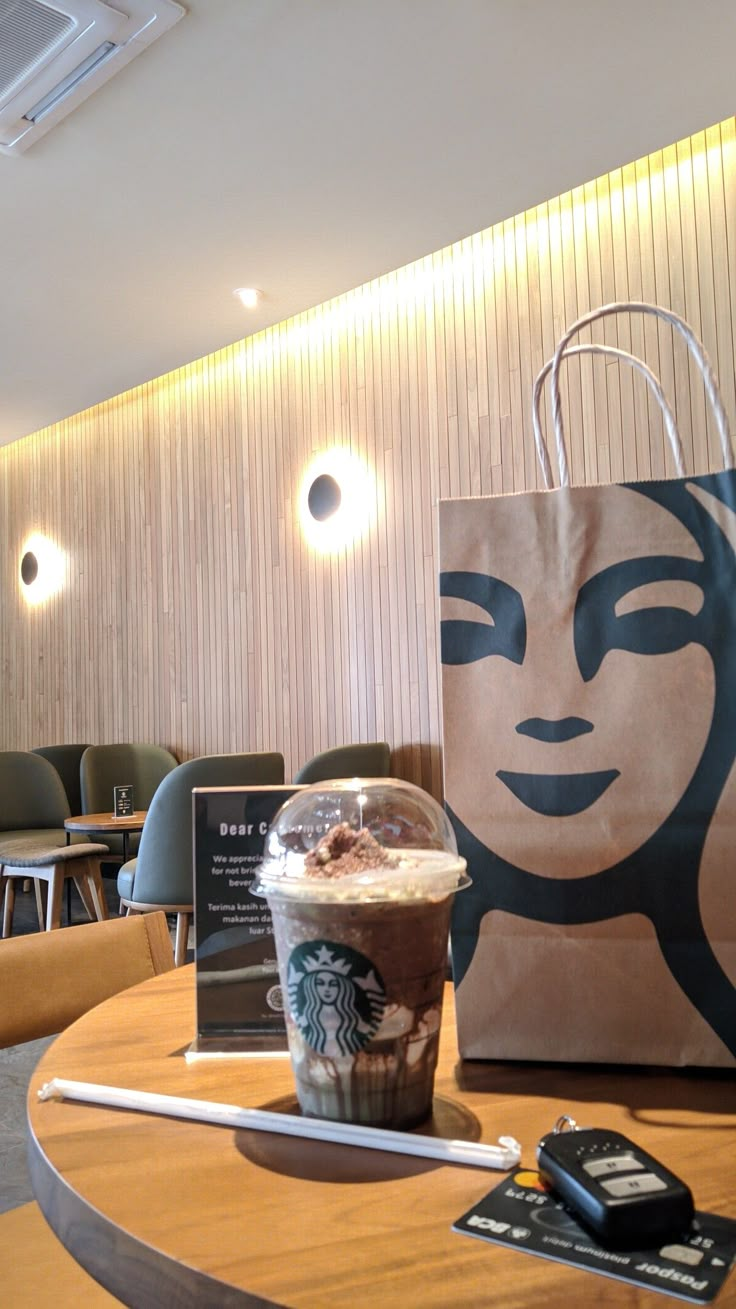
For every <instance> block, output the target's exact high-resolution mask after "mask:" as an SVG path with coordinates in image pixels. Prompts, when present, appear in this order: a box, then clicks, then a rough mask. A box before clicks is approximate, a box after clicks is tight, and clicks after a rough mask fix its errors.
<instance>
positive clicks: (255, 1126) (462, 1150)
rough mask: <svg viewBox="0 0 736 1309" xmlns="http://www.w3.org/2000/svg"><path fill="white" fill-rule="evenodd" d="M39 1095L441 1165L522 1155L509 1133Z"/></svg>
mask: <svg viewBox="0 0 736 1309" xmlns="http://www.w3.org/2000/svg"><path fill="white" fill-rule="evenodd" d="M38 1098H39V1100H63V1099H65V1098H66V1099H69V1100H83V1101H86V1102H87V1103H88V1104H98V1105H110V1106H112V1107H113V1108H115V1109H138V1110H142V1111H143V1112H145V1113H153V1114H166V1115H168V1116H169V1117H172V1118H192V1119H197V1120H200V1121H202V1122H205V1123H216V1124H218V1125H219V1126H221V1127H241V1128H246V1129H248V1130H252V1131H256V1132H277V1133H279V1134H280V1135H284V1136H304V1137H308V1138H310V1139H311V1140H316V1141H333V1142H335V1143H337V1144H338V1145H357V1146H362V1147H364V1148H365V1149H368V1150H390V1151H392V1152H393V1153H394V1154H413V1155H421V1156H422V1157H424V1158H425V1159H441V1160H442V1161H443V1162H444V1163H446V1164H472V1165H473V1166H474V1167H476V1168H513V1167H514V1166H515V1165H516V1164H518V1162H519V1160H520V1159H521V1146H520V1145H519V1143H518V1141H515V1140H514V1138H513V1136H500V1137H499V1138H498V1139H499V1145H481V1144H479V1143H477V1142H475V1141H447V1140H445V1139H444V1138H442V1137H434V1136H417V1135H415V1134H414V1133H413V1132H391V1131H388V1130H386V1129H385V1128H381V1127H361V1126H359V1125H358V1124H357V1123H333V1122H328V1121H327V1120H326V1119H324V1118H300V1117H298V1116H297V1115H296V1114H274V1113H269V1112H268V1111H267V1110H265V1109H242V1108H240V1107H239V1106H238V1105H234V1104H212V1103H211V1102H210V1101H209V1100H190V1099H188V1098H187V1097H186V1096H178V1095H157V1094H155V1093H154V1092H151V1091H129V1090H125V1089H124V1088H123V1087H119V1086H100V1085H98V1084H97V1083H96V1082H71V1081H66V1080H64V1078H60V1077H55V1078H53V1079H52V1081H50V1082H45V1083H44V1085H43V1086H42V1087H41V1089H40V1091H39V1092H38Z"/></svg>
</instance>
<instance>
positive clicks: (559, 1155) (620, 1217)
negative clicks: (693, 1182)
mask: <svg viewBox="0 0 736 1309" xmlns="http://www.w3.org/2000/svg"><path fill="white" fill-rule="evenodd" d="M563 1122H566V1123H567V1124H568V1125H569V1130H567V1131H565V1130H561V1129H560V1123H563ZM537 1161H538V1164H539V1172H540V1175H541V1176H542V1177H543V1178H544V1180H545V1182H547V1183H548V1185H549V1186H551V1187H552V1189H553V1190H555V1191H556V1192H557V1194H558V1195H559V1197H560V1199H561V1200H564V1202H565V1204H566V1205H568V1207H569V1208H570V1209H572V1210H573V1212H574V1213H575V1215H576V1216H577V1217H579V1218H580V1219H581V1221H582V1222H583V1223H584V1224H585V1226H586V1227H589V1228H590V1229H591V1231H593V1232H594V1233H595V1235H596V1236H598V1237H599V1238H600V1240H601V1241H602V1242H603V1244H604V1245H611V1246H619V1247H621V1246H628V1247H629V1248H630V1249H639V1250H645V1249H647V1247H648V1246H651V1245H655V1244H659V1245H661V1244H663V1243H664V1242H665V1241H675V1240H679V1239H682V1238H683V1237H684V1235H685V1233H686V1232H687V1231H688V1229H689V1227H690V1223H691V1222H692V1217H693V1197H692V1194H691V1192H690V1190H689V1188H688V1187H687V1186H686V1185H685V1183H684V1182H681V1181H680V1179H679V1177H675V1175H674V1173H671V1172H670V1171H669V1169H668V1168H665V1167H664V1165H663V1164H661V1163H659V1161H658V1160H657V1159H654V1158H652V1156H651V1155H650V1154H647V1153H646V1151H645V1150H642V1149H641V1148H640V1147H639V1146H638V1145H634V1143H633V1141H630V1140H629V1139H628V1137H626V1136H622V1135H621V1133H620V1132H612V1131H609V1130H608V1129H607V1128H603V1127H577V1126H576V1125H575V1123H574V1122H573V1120H572V1119H568V1118H565V1119H560V1120H559V1121H558V1124H557V1126H556V1127H555V1129H554V1131H552V1132H550V1133H549V1135H548V1136H544V1137H542V1140H541V1141H540V1142H539V1145H538V1146H537Z"/></svg>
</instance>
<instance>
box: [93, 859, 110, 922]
mask: <svg viewBox="0 0 736 1309" xmlns="http://www.w3.org/2000/svg"><path fill="white" fill-rule="evenodd" d="M87 886H88V889H89V892H90V895H91V897H92V902H93V904H94V907H95V914H96V916H97V921H98V923H101V922H102V921H103V919H105V918H109V917H110V914H109V913H108V909H107V900H106V899H105V888H104V886H103V883H102V874H101V872H100V861H99V859H88V860H87Z"/></svg>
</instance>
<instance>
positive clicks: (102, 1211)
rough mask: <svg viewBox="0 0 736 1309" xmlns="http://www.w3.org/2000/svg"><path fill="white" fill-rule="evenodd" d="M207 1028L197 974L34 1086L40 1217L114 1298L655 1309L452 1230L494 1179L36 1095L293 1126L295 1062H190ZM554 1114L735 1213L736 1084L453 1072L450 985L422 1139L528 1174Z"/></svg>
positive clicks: (704, 1201) (88, 1035) (721, 1079)
mask: <svg viewBox="0 0 736 1309" xmlns="http://www.w3.org/2000/svg"><path fill="white" fill-rule="evenodd" d="M195 1029H196V1024H195V994H194V968H193V966H189V967H186V968H181V969H177V970H175V971H174V972H169V973H165V974H163V975H162V976H160V977H157V978H153V979H152V980H151V981H148V982H144V983H142V984H141V985H140V986H136V987H133V988H132V989H131V990H129V991H125V992H123V993H121V994H120V995H119V996H115V997H113V998H112V999H111V1000H108V1001H106V1002H105V1003H104V1004H102V1005H100V1006H98V1008H96V1009H94V1010H92V1011H91V1012H90V1013H88V1014H86V1015H85V1016H84V1017H83V1018H81V1019H80V1020H79V1021H78V1022H76V1023H74V1024H73V1026H72V1027H70V1028H68V1029H67V1031H66V1032H64V1033H63V1034H62V1035H61V1036H59V1037H58V1038H57V1040H56V1041H55V1042H54V1044H53V1045H52V1046H51V1047H50V1048H49V1050H48V1051H47V1052H46V1054H45V1055H44V1057H43V1059H42V1060H41V1062H40V1063H39V1065H38V1067H37V1068H36V1071H35V1073H34V1075H33V1077H32V1079H31V1084H30V1089H29V1100H28V1113H29V1123H30V1128H31V1135H30V1146H29V1164H30V1168H31V1176H32V1180H33V1186H34V1190H35V1193H36V1196H37V1199H38V1201H39V1204H40V1206H41V1208H42V1210H43V1212H44V1214H45V1215H46V1218H47V1219H48V1221H49V1222H50V1224H51V1226H52V1227H53V1228H54V1230H55V1231H56V1233H57V1235H58V1236H59V1237H60V1239H61V1240H62V1241H63V1243H64V1245H65V1246H66V1247H67V1249H68V1250H70V1251H71V1253H72V1254H73V1255H74V1256H75V1258H76V1259H77V1260H78V1261H79V1262H80V1263H81V1264H83V1266H84V1267H85V1268H87V1270H88V1271H89V1272H91V1273H92V1274H93V1276H95V1277H96V1278H97V1279H98V1281H100V1282H101V1283H102V1284H103V1285H104V1286H105V1287H107V1289H108V1290H110V1291H112V1292H113V1294H115V1295H117V1296H118V1297H119V1298H120V1299H121V1300H123V1302H124V1303H126V1304H128V1305H132V1306H146V1307H148V1306H152V1305H161V1306H166V1307H167V1309H168V1307H169V1306H170V1305H172V1304H175V1305H177V1306H179V1305H186V1306H201V1305H207V1306H217V1307H218V1309H219V1306H230V1305H248V1306H254V1305H264V1304H265V1305H280V1306H291V1307H292V1309H316V1307H321V1306H325V1307H327V1306H338V1305H342V1304H349V1305H350V1306H351V1309H353V1307H354V1309H359V1307H360V1306H365V1307H366V1309H367V1306H370V1307H371V1309H375V1306H376V1305H380V1304H384V1305H386V1306H394V1305H402V1306H414V1305H417V1306H419V1305H421V1306H422V1309H424V1307H425V1306H431V1307H434V1309H448V1306H452V1309H455V1307H456V1306H473V1307H477V1306H481V1305H489V1306H490V1305H493V1306H504V1309H505V1307H508V1309H520V1307H521V1306H537V1305H539V1304H544V1306H545V1309H558V1307H559V1309H562V1306H564V1307H565V1309H567V1307H568V1306H570V1305H581V1306H582V1305H585V1306H589V1305H590V1304H593V1303H597V1304H600V1305H604V1306H622V1307H623V1306H626V1307H627V1309H631V1306H640V1305H647V1306H651V1309H656V1306H661V1305H662V1303H663V1302H662V1297H661V1295H660V1294H657V1293H655V1292H649V1291H644V1290H639V1289H637V1288H634V1287H631V1286H628V1285H626V1284H624V1283H622V1282H616V1281H612V1280H609V1279H608V1278H605V1277H600V1276H596V1275H594V1274H592V1273H587V1272H584V1271H582V1270H580V1269H574V1268H568V1267H565V1266H564V1265H562V1264H558V1263H554V1262H551V1261H549V1260H546V1259H539V1258H532V1257H531V1256H529V1255H526V1254H522V1253H520V1252H517V1251H515V1250H509V1249H504V1248H502V1247H500V1246H494V1245H490V1244H488V1243H486V1242H484V1241H479V1240H473V1239H471V1238H469V1237H467V1236H461V1235H458V1234H456V1233H453V1232H452V1231H451V1227H452V1224H453V1222H454V1221H455V1220H456V1219H458V1218H459V1217H460V1216H461V1215H462V1214H464V1213H465V1212H466V1211H467V1210H468V1209H469V1208H470V1207H471V1206H472V1205H473V1204H475V1203H476V1202H477V1201H478V1200H480V1199H481V1197H482V1196H484V1195H485V1194H486V1193H487V1192H488V1191H490V1190H491V1189H492V1188H493V1187H495V1186H496V1185H498V1183H499V1182H501V1181H502V1180H503V1177H504V1174H502V1173H499V1172H493V1171H483V1170H480V1169H476V1168H470V1167H460V1166H456V1165H445V1164H440V1163H436V1162H434V1161H431V1160H422V1159H418V1158H414V1157H410V1156H401V1155H389V1154H384V1153H379V1152H373V1151H367V1150H360V1149H357V1148H354V1147H346V1146H337V1145H331V1144H324V1143H320V1142H316V1141H306V1140H304V1141H302V1140H298V1139H295V1138H291V1137H280V1136H275V1135H266V1134H263V1133H259V1132H247V1131H234V1130H232V1129H230V1128H225V1127H217V1126H212V1125H208V1124H204V1123H197V1122H186V1121H182V1120H178V1119H168V1118H162V1117H156V1116H152V1115H151V1116H149V1115H147V1114H142V1113H136V1112H130V1111H126V1110H119V1109H105V1108H100V1107H98V1106H93V1105H87V1104H79V1103H74V1102H72V1101H64V1102H60V1101H45V1102H42V1103H39V1102H38V1100H37V1095H36V1093H37V1091H38V1088H39V1087H40V1086H41V1085H42V1084H43V1083H44V1082H46V1081H48V1080H49V1079H51V1078H52V1077H62V1078H72V1079H79V1080H82V1081H93V1082H102V1083H106V1084H108V1085H113V1086H121V1087H128V1088H136V1089H138V1090H150V1091H157V1092H163V1093H167V1094H173V1095H188V1096H192V1097H195V1098H197V1099H204V1100H212V1101H219V1102H225V1103H230V1104H239V1105H245V1106H256V1107H260V1108H266V1107H268V1108H275V1109H279V1108H280V1109H282V1110H286V1111H289V1112H294V1111H295V1105H296V1102H295V1098H294V1094H293V1084H292V1078H291V1068H290V1064H289V1061H288V1059H283V1058H281V1059H266V1058H248V1059H234V1058H229V1059H207V1060H201V1061H197V1062H193V1063H189V1064H187V1063H186V1062H185V1059H184V1053H185V1051H186V1049H187V1047H188V1045H189V1043H190V1041H191V1040H192V1039H193V1037H194V1035H195ZM563 1113H569V1114H572V1116H573V1117H574V1118H576V1119H577V1120H578V1121H579V1122H581V1123H583V1124H589V1125H592V1126H607V1127H611V1128H614V1129H617V1130H619V1131H622V1132H624V1133H625V1134H626V1135H628V1136H630V1137H632V1138H633V1139H634V1140H635V1141H637V1142H638V1143H639V1144H640V1145H642V1146H643V1147H644V1148H645V1149H649V1150H650V1151H651V1153H653V1154H654V1155H655V1156H658V1157H659V1158H661V1159H662V1160H663V1162H665V1163H667V1164H668V1165H669V1166H670V1167H671V1168H672V1169H673V1170H674V1171H675V1172H676V1173H678V1174H679V1175H680V1176H682V1177H683V1178H684V1179H685V1180H686V1181H687V1182H688V1183H689V1184H690V1185H691V1187H692V1189H693V1191H694V1194H695V1202H696V1206H697V1207H698V1208H699V1209H704V1210H708V1211H711V1212H717V1213H722V1214H725V1215H727V1216H729V1217H732V1218H736V1152H734V1150H733V1148H732V1147H733V1133H734V1127H736V1104H735V1097H734V1084H733V1078H732V1076H730V1075H728V1074H725V1075H720V1074H705V1075H702V1076H698V1075H692V1074H689V1073H681V1074H677V1073H671V1072H667V1071H660V1070H650V1071H643V1072H642V1071H633V1070H632V1071H626V1070H623V1071H622V1070H618V1069H617V1070H613V1071H612V1070H610V1069H603V1068H595V1067H589V1068H580V1067H575V1068H568V1067H564V1066H553V1065H549V1066H541V1065H534V1066H531V1065H520V1064H486V1063H465V1064H461V1063H459V1061H458V1057H457V1049H456V1043H455V1031H454V1022H453V1012H452V992H451V988H449V987H448V990H447V997H446V1014H445V1023H444V1025H443V1044H442V1050H441V1054H440V1063H439V1068H438V1076H437V1082H436V1097H435V1120H434V1124H433V1125H430V1127H429V1128H427V1127H425V1128H424V1130H425V1131H427V1130H434V1131H436V1132H439V1133H440V1134H442V1135H445V1136H455V1137H464V1138H466V1139H475V1140H477V1139H482V1140H484V1141H486V1142H496V1141H497V1139H498V1137H499V1136H500V1135H505V1134H510V1135H512V1136H515V1137H516V1138H517V1139H518V1140H519V1141H520V1142H521V1143H522V1145H523V1159H522V1163H523V1164H525V1165H526V1166H527V1167H529V1168H533V1167H534V1161H535V1145H536V1142H537V1141H538V1139H539V1137H540V1136H541V1135H542V1134H543V1133H545V1132H548V1131H549V1129H550V1128H551V1127H552V1125H553V1124H554V1122H555V1120H556V1119H557V1117H558V1116H559V1115H560V1114H563ZM735 1289H736V1288H730V1287H728V1286H727V1287H726V1288H725V1289H724V1291H723V1293H722V1296H721V1299H720V1300H719V1303H721V1302H725V1299H726V1297H727V1296H728V1293H729V1290H730V1291H731V1295H732V1296H733V1294H734V1290H735ZM730 1303H733V1300H731V1301H730Z"/></svg>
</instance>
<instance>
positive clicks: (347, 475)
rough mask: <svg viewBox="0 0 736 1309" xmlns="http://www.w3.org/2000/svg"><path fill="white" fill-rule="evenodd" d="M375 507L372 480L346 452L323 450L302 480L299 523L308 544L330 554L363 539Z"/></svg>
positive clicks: (363, 467)
mask: <svg viewBox="0 0 736 1309" xmlns="http://www.w3.org/2000/svg"><path fill="white" fill-rule="evenodd" d="M375 504H376V488H375V479H374V478H373V476H372V474H371V472H370V470H369V468H368V467H367V465H366V464H365V463H364V462H363V460H362V459H359V458H358V456H357V455H354V454H352V453H351V452H350V451H349V450H344V449H340V448H335V449H332V450H324V451H322V452H321V453H320V454H319V455H317V456H316V457H315V458H314V459H313V460H312V461H311V463H310V464H309V466H308V467H307V469H306V471H305V473H304V476H303V478H302V483H301V489H300V492H299V521H300V522H301V526H302V531H303V532H304V535H305V537H306V539H307V541H308V542H309V544H310V545H311V546H312V547H313V548H314V549H315V550H317V551H319V553H321V554H331V553H332V552H334V551H336V550H342V549H344V548H345V547H346V546H348V545H352V544H354V543H355V542H356V541H357V540H359V539H360V537H361V536H363V534H364V533H365V532H366V531H367V529H368V527H369V526H370V523H371V521H372V519H373V517H374V514H375Z"/></svg>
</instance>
